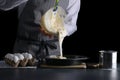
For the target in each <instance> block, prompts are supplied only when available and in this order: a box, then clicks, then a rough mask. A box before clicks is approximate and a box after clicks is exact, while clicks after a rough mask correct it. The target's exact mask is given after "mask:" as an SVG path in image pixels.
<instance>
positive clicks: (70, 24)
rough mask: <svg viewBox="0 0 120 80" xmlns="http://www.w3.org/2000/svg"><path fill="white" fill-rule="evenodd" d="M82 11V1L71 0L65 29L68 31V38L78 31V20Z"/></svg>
mask: <svg viewBox="0 0 120 80" xmlns="http://www.w3.org/2000/svg"><path fill="white" fill-rule="evenodd" d="M79 10H80V0H70V1H69V6H68V7H67V16H66V18H65V21H64V27H65V29H66V31H67V36H70V35H71V34H73V33H74V32H75V31H76V30H77V25H76V23H77V18H78V13H79Z"/></svg>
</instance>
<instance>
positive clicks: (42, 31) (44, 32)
mask: <svg viewBox="0 0 120 80" xmlns="http://www.w3.org/2000/svg"><path fill="white" fill-rule="evenodd" d="M40 31H41V33H43V34H44V35H45V36H49V37H50V38H51V37H53V34H51V33H49V32H48V31H46V30H45V29H44V28H43V27H40Z"/></svg>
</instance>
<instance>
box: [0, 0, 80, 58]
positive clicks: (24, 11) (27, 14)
mask: <svg viewBox="0 0 120 80" xmlns="http://www.w3.org/2000/svg"><path fill="white" fill-rule="evenodd" d="M54 3H55V0H0V9H2V10H10V9H13V8H14V7H17V6H19V26H18V33H17V37H16V42H15V46H14V50H13V51H14V52H29V53H31V54H32V55H33V56H35V57H42V56H46V55H50V54H55V55H59V53H60V50H59V45H58V39H57V36H53V37H51V38H50V37H49V36H46V35H45V34H44V31H43V32H41V31H40V19H41V17H42V16H43V15H44V13H45V12H46V11H47V10H49V9H50V8H51V7H53V6H54ZM58 5H59V6H61V7H62V8H63V9H64V10H65V11H66V13H67V16H66V18H65V21H64V27H65V29H66V31H67V36H70V35H72V34H73V33H74V32H75V31H76V30H77V26H76V22H77V17H78V12H79V10H80V0H59V4H58Z"/></svg>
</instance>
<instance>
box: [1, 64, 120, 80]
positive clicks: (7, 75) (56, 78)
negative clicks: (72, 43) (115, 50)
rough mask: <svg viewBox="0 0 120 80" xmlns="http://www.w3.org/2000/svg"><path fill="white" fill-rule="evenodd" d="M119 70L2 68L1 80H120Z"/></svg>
mask: <svg viewBox="0 0 120 80" xmlns="http://www.w3.org/2000/svg"><path fill="white" fill-rule="evenodd" d="M119 67H120V66H119V64H118V68H117V69H50V68H46V69H45V68H37V67H24V68H7V67H1V68H0V80H120V69H119Z"/></svg>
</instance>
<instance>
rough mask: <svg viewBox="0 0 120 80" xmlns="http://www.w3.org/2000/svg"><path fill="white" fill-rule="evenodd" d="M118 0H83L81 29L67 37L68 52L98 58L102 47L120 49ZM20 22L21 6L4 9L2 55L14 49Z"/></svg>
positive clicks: (1, 13)
mask: <svg viewBox="0 0 120 80" xmlns="http://www.w3.org/2000/svg"><path fill="white" fill-rule="evenodd" d="M118 11H119V9H118V2H116V1H115V0H114V1H112V0H111V1H110V0H108V1H107V0H81V9H80V12H79V16H78V21H77V26H78V29H77V31H76V32H75V33H74V34H73V35H71V36H69V37H66V38H65V39H64V42H63V52H64V54H75V55H76V54H78V55H84V56H88V57H90V58H91V61H97V60H98V53H99V52H98V51H99V50H116V51H118V61H119V57H120V55H119V51H120V45H119V41H120V39H119V34H120V31H119V29H118V28H119V24H118V22H119V16H118ZM17 26H18V18H17V7H16V8H14V9H12V10H9V11H2V10H1V11H0V57H1V59H2V58H3V56H4V55H5V54H6V53H8V52H12V48H13V45H14V41H15V38H16V32H17Z"/></svg>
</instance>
